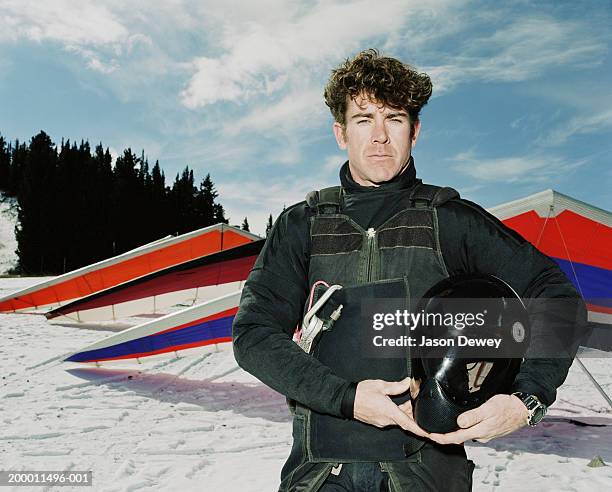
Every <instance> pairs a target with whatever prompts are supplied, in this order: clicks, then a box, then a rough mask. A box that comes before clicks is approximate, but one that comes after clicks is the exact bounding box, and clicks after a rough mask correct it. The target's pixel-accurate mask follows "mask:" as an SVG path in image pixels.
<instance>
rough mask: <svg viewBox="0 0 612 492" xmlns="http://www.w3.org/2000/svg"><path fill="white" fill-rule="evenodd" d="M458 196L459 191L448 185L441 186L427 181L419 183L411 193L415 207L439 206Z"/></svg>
mask: <svg viewBox="0 0 612 492" xmlns="http://www.w3.org/2000/svg"><path fill="white" fill-rule="evenodd" d="M458 197H459V193H458V192H457V190H455V189H453V188H449V187H447V186H445V187H443V188H441V187H439V186H434V185H430V184H425V183H419V184H417V185H416V186H415V187H414V189H413V190H412V193H411V194H410V200H411V201H412V206H413V207H415V208H428V207H439V206H440V205H443V204H444V203H446V202H448V201H449V200H452V199H453V198H458Z"/></svg>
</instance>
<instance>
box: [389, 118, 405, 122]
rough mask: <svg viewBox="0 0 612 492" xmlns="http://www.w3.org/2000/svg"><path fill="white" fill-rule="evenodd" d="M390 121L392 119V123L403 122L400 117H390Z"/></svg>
mask: <svg viewBox="0 0 612 492" xmlns="http://www.w3.org/2000/svg"><path fill="white" fill-rule="evenodd" d="M391 121H392V122H393V123H403V122H404V120H402V119H400V118H391Z"/></svg>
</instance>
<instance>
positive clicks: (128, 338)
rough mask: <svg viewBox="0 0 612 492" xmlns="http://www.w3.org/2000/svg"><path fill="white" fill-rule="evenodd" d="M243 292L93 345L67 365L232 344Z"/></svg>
mask: <svg viewBox="0 0 612 492" xmlns="http://www.w3.org/2000/svg"><path fill="white" fill-rule="evenodd" d="M239 302H240V292H233V293H231V294H227V295H225V296H222V297H219V298H217V299H214V300H212V301H209V302H205V303H203V304H198V305H197V306H192V307H189V308H186V309H183V310H181V311H178V312H175V313H171V314H169V315H166V316H164V317H162V318H159V319H156V320H153V321H149V322H147V323H143V324H141V325H138V326H134V327H132V328H129V329H127V330H124V331H122V332H121V333H117V334H115V335H111V336H110V337H107V338H105V339H103V340H101V341H99V342H96V343H94V344H92V345H89V346H87V347H85V348H83V349H81V350H79V351H77V352H75V353H73V354H71V355H69V356H68V357H66V359H64V360H65V361H66V362H89V363H97V364H99V363H102V362H110V361H119V360H128V359H135V360H139V359H141V358H143V357H149V356H154V355H161V354H168V353H172V354H176V355H178V353H179V352H180V351H182V350H186V349H193V348H195V347H203V346H207V345H212V344H218V343H225V342H231V340H232V322H233V320H234V316H235V315H236V312H237V311H238V304H239Z"/></svg>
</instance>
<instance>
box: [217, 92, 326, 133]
mask: <svg viewBox="0 0 612 492" xmlns="http://www.w3.org/2000/svg"><path fill="white" fill-rule="evenodd" d="M326 112H327V107H326V106H325V104H324V103H323V97H322V95H321V89H320V88H317V89H308V90H304V91H297V92H292V93H290V94H287V95H286V96H285V97H283V98H282V99H281V100H280V101H278V102H276V103H270V104H266V105H260V106H256V107H255V108H253V109H252V110H251V111H250V112H249V113H248V114H247V115H246V116H243V117H241V118H237V119H230V121H229V122H226V123H225V124H224V125H223V131H224V133H225V134H226V135H230V136H233V135H237V134H240V133H242V132H244V131H245V130H249V131H252V132H255V133H264V134H265V133H269V132H270V131H275V132H280V133H285V132H288V131H291V130H292V129H295V128H297V127H299V128H302V129H304V128H308V127H309V126H312V125H318V124H319V123H320V121H321V119H322V117H323V115H324V114H326Z"/></svg>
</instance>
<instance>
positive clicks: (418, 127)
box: [410, 120, 421, 147]
mask: <svg viewBox="0 0 612 492" xmlns="http://www.w3.org/2000/svg"><path fill="white" fill-rule="evenodd" d="M420 132H421V120H416V121H415V122H414V127H413V128H412V132H411V133H412V134H411V135H410V143H411V146H412V147H414V146H415V145H416V142H417V139H418V138H419V133H420Z"/></svg>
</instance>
